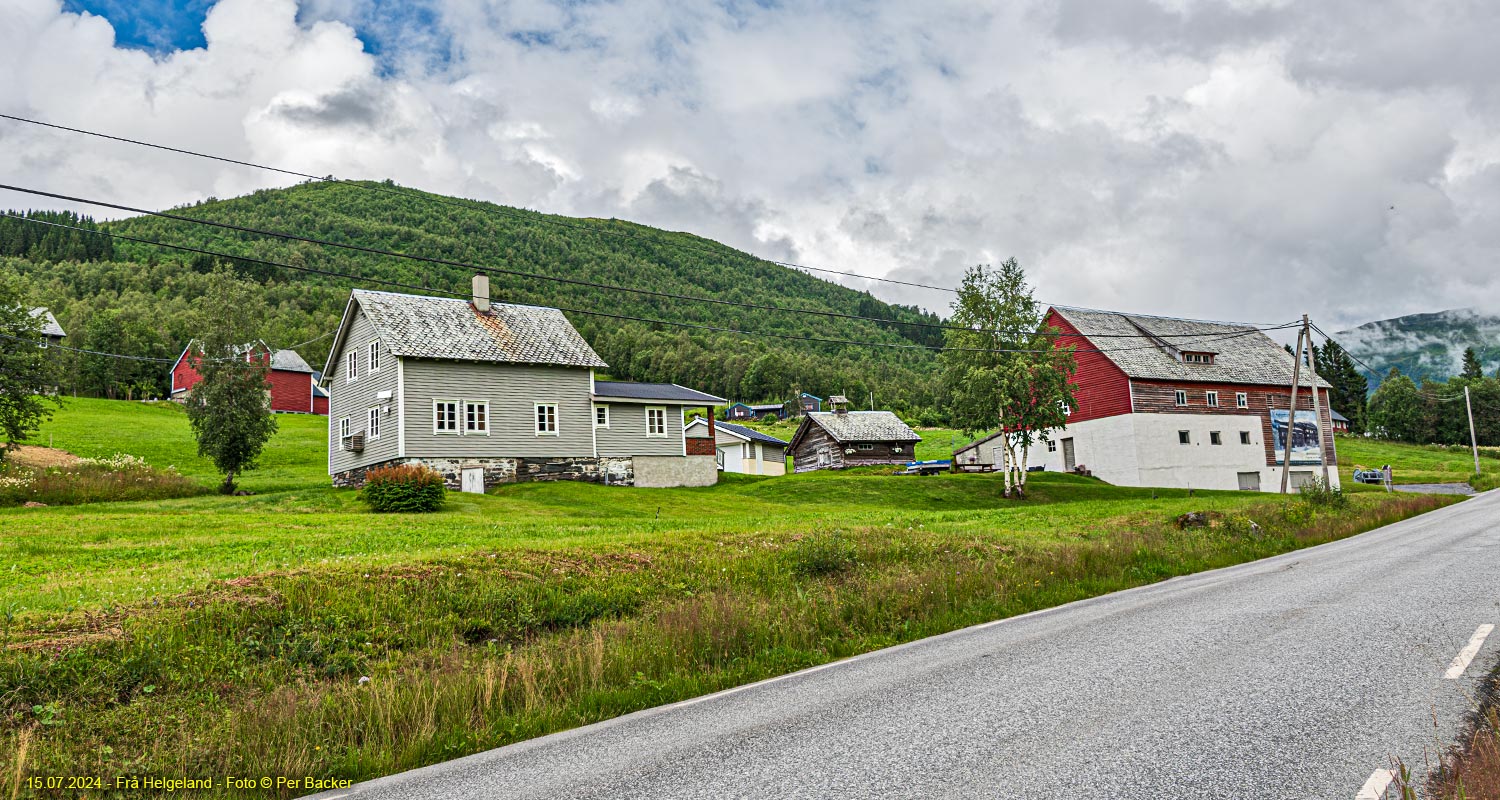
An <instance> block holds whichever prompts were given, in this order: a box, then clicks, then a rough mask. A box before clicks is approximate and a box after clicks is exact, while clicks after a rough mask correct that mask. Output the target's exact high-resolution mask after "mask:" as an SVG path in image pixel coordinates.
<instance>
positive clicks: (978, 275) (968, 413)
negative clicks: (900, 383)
mask: <svg viewBox="0 0 1500 800" xmlns="http://www.w3.org/2000/svg"><path fill="white" fill-rule="evenodd" d="M949 323H950V324H951V325H954V326H962V328H957V327H955V328H949V329H947V330H946V331H945V342H946V348H947V349H946V350H944V351H943V354H942V363H943V384H944V387H945V388H946V390H947V392H948V395H949V404H950V414H951V416H952V418H953V420H954V422H955V424H957V425H958V426H959V427H960V428H962V429H963V431H964V433H965V435H968V436H974V435H975V434H977V433H979V432H981V431H990V430H996V429H998V430H1001V431H1003V432H1004V433H1005V435H1004V436H1003V437H1001V438H1002V440H1003V442H1004V452H1005V454H1006V459H1005V461H1006V463H1004V464H997V465H996V466H997V467H1000V468H1001V470H1002V472H1003V473H1004V480H1005V483H1004V487H1005V488H1004V492H1005V495H1006V496H1007V497H1009V496H1010V494H1011V491H1012V489H1013V488H1014V490H1016V491H1017V492H1020V493H1024V492H1025V485H1026V461H1027V458H1028V456H1029V454H1030V449H1031V445H1032V444H1033V443H1034V442H1036V441H1038V440H1039V439H1040V438H1042V437H1045V436H1046V434H1047V432H1048V431H1050V430H1053V429H1055V428H1060V427H1062V426H1063V425H1065V424H1066V422H1067V417H1066V409H1067V408H1068V407H1070V406H1071V405H1072V404H1073V394H1072V388H1071V385H1070V384H1069V381H1068V379H1069V378H1070V377H1071V376H1072V374H1073V372H1074V371H1075V369H1076V366H1075V364H1074V362H1073V352H1072V348H1071V347H1062V348H1059V347H1055V346H1054V345H1055V344H1056V339H1055V336H1053V335H1049V334H1055V333H1057V331H1056V329H1054V328H1050V327H1046V326H1044V324H1043V319H1042V315H1041V311H1040V309H1039V308H1038V306H1037V302H1036V299H1035V298H1034V297H1032V294H1031V288H1030V287H1029V286H1027V284H1026V273H1025V271H1024V270H1022V269H1021V265H1020V264H1018V263H1017V262H1016V260H1015V259H1014V258H1012V259H1007V260H1006V261H1005V263H1003V264H1001V265H1000V267H999V268H998V269H991V268H989V267H986V266H984V265H979V266H976V267H974V268H972V269H970V270H969V271H968V272H967V273H965V274H964V279H963V284H962V285H961V286H960V287H959V290H958V299H957V300H955V301H954V303H953V316H952V318H951V319H950V320H949Z"/></svg>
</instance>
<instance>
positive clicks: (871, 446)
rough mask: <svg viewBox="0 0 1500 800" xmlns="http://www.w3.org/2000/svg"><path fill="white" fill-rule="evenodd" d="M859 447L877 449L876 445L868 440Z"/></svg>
mask: <svg viewBox="0 0 1500 800" xmlns="http://www.w3.org/2000/svg"><path fill="white" fill-rule="evenodd" d="M859 449H861V450H874V449H875V445H873V444H870V443H869V442H866V443H864V444H861V445H859Z"/></svg>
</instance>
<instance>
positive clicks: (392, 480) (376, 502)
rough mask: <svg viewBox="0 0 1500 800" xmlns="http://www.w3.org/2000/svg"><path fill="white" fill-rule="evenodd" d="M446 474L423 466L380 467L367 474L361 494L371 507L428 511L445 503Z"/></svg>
mask: <svg viewBox="0 0 1500 800" xmlns="http://www.w3.org/2000/svg"><path fill="white" fill-rule="evenodd" d="M446 493H447V488H446V487H445V486H444V485H443V476H442V475H439V474H438V473H436V472H434V471H432V470H430V469H428V468H426V467H420V466H414V465H402V466H396V467H380V468H378V469H372V470H370V471H369V472H368V473H366V474H365V488H364V489H363V490H361V491H360V493H359V496H360V499H361V500H364V501H365V504H366V505H368V506H369V507H370V510H372V511H379V512H393V511H396V512H425V511H436V510H438V509H439V508H442V506H443V496H444V495H445V494H446Z"/></svg>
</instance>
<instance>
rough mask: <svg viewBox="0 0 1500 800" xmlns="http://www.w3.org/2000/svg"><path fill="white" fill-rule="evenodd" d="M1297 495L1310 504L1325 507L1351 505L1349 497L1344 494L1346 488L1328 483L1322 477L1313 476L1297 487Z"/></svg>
mask: <svg viewBox="0 0 1500 800" xmlns="http://www.w3.org/2000/svg"><path fill="white" fill-rule="evenodd" d="M1297 496H1298V497H1300V498H1302V501H1303V502H1304V503H1307V504H1308V505H1313V506H1320V507H1323V508H1347V507H1348V506H1349V498H1348V497H1347V496H1346V495H1345V494H1344V490H1343V489H1341V488H1338V487H1336V486H1330V485H1328V483H1326V482H1325V481H1324V480H1323V479H1322V478H1313V479H1312V480H1310V481H1308V482H1307V483H1304V484H1302V485H1301V486H1299V487H1297Z"/></svg>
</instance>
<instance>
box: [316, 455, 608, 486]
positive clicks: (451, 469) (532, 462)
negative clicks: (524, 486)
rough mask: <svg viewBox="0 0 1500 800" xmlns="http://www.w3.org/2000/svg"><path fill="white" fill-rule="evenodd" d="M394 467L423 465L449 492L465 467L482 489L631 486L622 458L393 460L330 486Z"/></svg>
mask: <svg viewBox="0 0 1500 800" xmlns="http://www.w3.org/2000/svg"><path fill="white" fill-rule="evenodd" d="M398 464H411V465H414V466H424V467H427V468H428V469H430V470H433V471H435V472H437V473H439V474H441V475H442V476H443V482H444V483H445V484H447V486H448V488H449V489H452V490H454V491H458V490H459V489H460V488H461V487H462V479H463V477H462V476H463V470H464V468H465V467H469V468H473V467H483V468H484V486H485V488H489V487H491V486H499V485H501V484H506V483H525V482H529V481H584V482H587V483H602V484H606V485H609V486H633V485H634V484H635V463H634V459H632V458H629V457H625V458H393V459H391V460H389V461H382V462H381V463H379V464H371V465H369V466H367V467H358V468H356V469H351V470H346V471H344V472H338V473H335V474H334V475H333V476H332V477H333V485H334V486H338V487H356V488H357V487H360V486H363V485H364V484H365V474H366V473H367V472H369V471H370V470H372V469H377V468H379V467H391V466H396V465H398Z"/></svg>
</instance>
